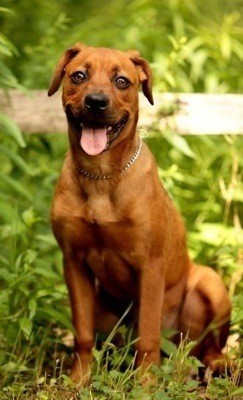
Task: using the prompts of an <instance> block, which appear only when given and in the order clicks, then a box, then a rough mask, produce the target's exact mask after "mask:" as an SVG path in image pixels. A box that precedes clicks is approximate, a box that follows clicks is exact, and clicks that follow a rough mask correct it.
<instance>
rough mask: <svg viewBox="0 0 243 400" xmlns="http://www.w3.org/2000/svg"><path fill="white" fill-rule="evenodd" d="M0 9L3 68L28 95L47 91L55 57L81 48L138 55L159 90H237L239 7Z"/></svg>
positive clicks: (26, 5) (144, 4)
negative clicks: (149, 68)
mask: <svg viewBox="0 0 243 400" xmlns="http://www.w3.org/2000/svg"><path fill="white" fill-rule="evenodd" d="M2 4H3V6H5V7H7V8H9V10H10V12H6V10H5V11H4V10H1V11H0V25H1V30H2V33H3V34H4V35H5V36H6V37H7V38H8V39H9V40H11V42H12V45H14V46H15V50H14V49H13V46H11V49H12V51H13V53H14V55H13V57H12V58H10V59H7V58H6V62H7V65H8V66H9V67H10V68H11V70H12V71H13V72H14V74H15V76H16V77H17V78H18V79H19V81H20V82H21V83H23V84H24V85H25V86H27V87H29V88H46V87H47V85H48V83H49V77H50V74H51V71H52V68H53V65H54V63H55V62H56V60H57V57H58V56H59V54H61V53H62V51H63V49H65V48H67V47H69V46H71V45H72V44H74V43H75V42H77V41H83V42H84V43H86V44H88V45H94V46H111V47H116V48H119V49H121V50H125V49H133V48H135V49H137V50H139V51H140V52H141V54H142V55H143V57H145V58H147V59H148V60H149V61H150V62H151V63H152V66H153V70H154V72H155V74H156V75H155V76H156V81H155V82H156V88H158V89H159V90H167V91H187V92H220V93H226V92H235V93H237V92H239V91H241V90H242V85H243V77H242V74H241V73H240V69H241V62H242V52H243V51H242V40H241V39H242V18H243V17H242V15H243V14H242V11H243V4H242V0H230V1H229V0H213V1H206V2H203V1H201V0H187V1H185V0H117V1H112V0H107V1H105V2H103V1H99V0H92V1H88V0H81V1H75V0H60V1H58V0H52V1H48V0H42V1H41V0H39V1H38V0H35V1H29V0H19V1H16V0H15V1H14V0H3V1H2ZM1 42H2V43H1V48H0V51H1V52H3V54H4V53H6V49H4V40H1ZM5 55H7V54H5Z"/></svg>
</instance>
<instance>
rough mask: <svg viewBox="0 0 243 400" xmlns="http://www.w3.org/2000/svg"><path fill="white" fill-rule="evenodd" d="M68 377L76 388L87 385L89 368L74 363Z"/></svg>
mask: <svg viewBox="0 0 243 400" xmlns="http://www.w3.org/2000/svg"><path fill="white" fill-rule="evenodd" d="M70 379H71V380H72V381H73V383H74V384H75V386H76V388H77V389H78V388H81V387H84V386H87V385H88V384H89V383H90V369H89V368H86V369H84V368H82V366H81V365H79V364H76V363H75V364H74V366H73V368H72V370H71V373H70Z"/></svg>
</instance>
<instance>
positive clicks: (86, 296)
mask: <svg viewBox="0 0 243 400" xmlns="http://www.w3.org/2000/svg"><path fill="white" fill-rule="evenodd" d="M64 274H65V279H66V283H67V286H68V290H69V296H70V301H71V308H72V320H73V325H74V329H75V360H74V364H73V367H72V371H71V379H72V380H73V381H74V382H75V383H77V384H78V385H85V384H87V383H88V381H89V377H90V363H91V360H92V348H93V346H94V303H95V288H94V278H93V276H92V274H91V272H90V271H89V269H88V267H87V265H86V264H85V263H81V264H80V260H78V259H75V257H70V256H69V257H64Z"/></svg>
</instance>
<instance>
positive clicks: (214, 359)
mask: <svg viewBox="0 0 243 400" xmlns="http://www.w3.org/2000/svg"><path fill="white" fill-rule="evenodd" d="M230 312H231V304H230V300H229V297H228V294H227V291H226V288H225V287H224V284H223V282H222V280H221V278H220V276H219V275H218V274H217V273H216V272H215V271H214V270H213V269H211V268H209V267H204V266H194V267H193V269H192V272H191V275H190V277H189V279H188V285H187V293H186V297H185V301H184V306H183V309H182V313H181V317H180V324H179V329H180V331H181V332H182V333H183V334H184V335H187V334H188V336H189V338H190V339H191V340H195V341H196V342H197V345H196V346H195V348H194V350H193V352H192V354H193V355H195V356H196V357H197V358H199V359H200V360H201V361H202V363H203V364H204V365H205V366H206V367H210V369H211V370H212V371H214V372H223V369H225V366H226V359H225V357H224V356H223V354H222V349H223V347H224V346H225V344H226V340H227V336H228V333H229V320H230Z"/></svg>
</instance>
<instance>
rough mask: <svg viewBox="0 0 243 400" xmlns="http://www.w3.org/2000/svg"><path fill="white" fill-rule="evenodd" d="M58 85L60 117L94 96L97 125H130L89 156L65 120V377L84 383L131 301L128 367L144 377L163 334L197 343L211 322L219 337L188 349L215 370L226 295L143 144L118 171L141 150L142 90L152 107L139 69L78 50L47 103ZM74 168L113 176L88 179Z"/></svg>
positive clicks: (137, 62) (60, 196)
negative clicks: (102, 100)
mask: <svg viewBox="0 0 243 400" xmlns="http://www.w3.org/2000/svg"><path fill="white" fill-rule="evenodd" d="M83 68H85V70H86V71H88V78H87V80H86V81H85V82H83V83H81V84H79V85H76V84H74V83H73V82H72V80H71V78H70V76H71V74H72V73H73V72H75V71H77V70H82V69H83ZM116 71H119V73H122V75H125V76H126V77H127V78H128V79H129V80H130V82H131V84H130V86H129V87H128V88H126V89H123V90H121V89H119V88H117V87H116V86H115V85H114V80H113V77H114V74H115V73H117V72H116ZM62 79H63V105H64V110H65V111H66V113H67V116H68V113H70V110H71V114H72V116H73V117H74V118H75V117H77V116H78V115H79V113H80V112H82V110H83V109H84V107H85V106H84V98H85V96H86V95H87V94H89V93H94V92H95V93H101V94H105V95H107V96H108V98H109V101H110V102H109V106H108V109H107V110H106V111H105V112H104V114H102V115H101V116H100V117H99V118H100V119H101V120H102V121H103V122H104V123H106V122H107V123H108V124H112V123H116V122H117V121H118V120H119V119H120V118H122V116H123V115H124V114H125V115H126V116H127V117H128V120H127V122H126V125H125V126H124V128H123V129H122V131H121V132H120V134H119V136H118V138H116V139H115V140H114V141H113V142H112V143H111V145H110V147H109V149H108V150H106V151H103V152H102V153H101V154H99V155H95V156H89V155H87V154H86V153H85V151H83V149H82V148H81V147H80V144H79V140H80V132H78V130H77V129H76V128H75V127H74V126H73V124H72V123H71V122H70V118H69V116H68V122H69V124H68V125H69V126H68V132H69V139H70V150H69V152H68V153H67V156H66V158H65V161H64V165H63V168H62V172H61V175H60V178H59V180H58V183H57V187H56V191H55V196H54V200H53V206H52V225H53V231H54V234H55V236H56V238H57V241H58V243H59V245H60V247H61V249H62V252H63V259H64V273H65V279H66V282H67V286H68V289H69V294H70V300H71V307H72V318H73V324H74V328H75V331H76V340H75V342H76V346H75V352H76V353H75V354H76V356H75V361H74V365H73V368H72V372H71V377H72V379H73V380H74V381H75V382H77V383H78V384H85V383H87V381H88V379H89V370H90V363H91V361H92V353H91V350H92V347H93V346H94V340H95V329H96V328H99V329H103V330H105V331H107V332H108V331H110V330H111V329H112V328H113V326H114V325H115V323H116V322H117V320H118V318H119V317H120V316H121V313H122V310H125V308H126V307H127V306H128V304H129V303H130V302H131V301H133V304H134V306H133V310H132V313H133V314H132V315H133V317H134V320H136V321H137V335H138V337H139V340H138V342H137V345H136V350H137V357H136V362H137V366H140V365H142V370H143V371H144V370H145V369H146V368H148V366H149V365H151V364H159V362H160V335H161V329H163V328H165V329H168V328H174V329H177V330H178V331H181V332H183V334H184V335H186V334H187V333H188V334H189V337H190V338H191V339H193V340H197V339H198V338H199V337H200V336H201V335H202V333H203V331H204V330H205V329H206V328H207V326H208V325H209V323H210V322H212V321H214V322H216V323H218V325H219V328H218V330H217V333H216V334H215V335H213V333H212V332H210V333H209V334H208V335H207V336H206V338H204V339H203V340H202V341H201V342H200V343H199V344H198V345H197V346H196V348H195V355H197V356H198V357H199V358H200V359H201V360H202V362H204V363H205V364H206V365H208V366H209V367H211V368H212V369H215V368H216V367H215V366H216V365H218V360H220V359H221V360H222V357H223V356H222V354H221V350H222V347H223V346H224V345H225V342H226V339H227V335H228V325H229V318H230V309H231V306H230V302H229V298H228V295H227V292H226V289H225V287H224V285H223V283H222V281H221V279H220V277H219V276H218V275H217V274H216V273H215V272H214V271H213V270H212V269H210V268H208V267H201V266H196V265H194V264H193V262H191V260H190V259H189V256H188V253H187V249H186V235H185V230H184V225H183V223H182V220H181V217H180V215H179V214H178V212H177V211H176V209H175V207H174V205H173V203H172V201H171V199H170V198H169V197H168V195H167V193H166V191H165V190H164V188H163V186H162V184H161V182H160V179H159V177H158V173H157V167H156V163H155V159H154V157H153V155H152V154H151V152H150V150H149V149H148V147H147V145H146V144H145V143H143V146H142V150H141V154H140V155H139V157H138V159H137V160H136V161H135V163H134V164H133V165H132V166H131V167H130V168H129V169H127V170H126V171H125V172H120V170H121V169H122V168H123V167H124V165H126V163H127V162H128V161H129V159H130V158H131V157H132V155H133V154H134V152H135V150H136V149H137V147H138V143H139V136H138V132H137V130H136V125H137V120H138V89H139V86H140V84H142V89H143V92H144V94H145V96H146V97H147V98H148V100H149V102H150V103H153V97H152V75H151V71H150V68H149V66H148V64H147V62H146V61H145V60H144V59H142V58H141V57H140V55H139V54H138V52H135V51H130V52H121V51H118V50H111V49H106V48H93V47H86V46H84V45H83V44H80V43H78V44H76V45H75V46H74V47H73V48H71V49H69V50H67V51H66V52H65V53H64V55H63V56H62V58H61V59H60V61H59V63H58V65H57V67H56V70H55V73H54V77H53V80H52V83H51V86H50V89H49V95H52V94H53V93H55V91H56V90H57V89H58V88H59V86H60V84H61V81H62ZM94 119H95V118H94ZM81 169H85V170H86V171H88V172H89V173H94V174H99V175H107V174H110V175H112V176H113V175H114V177H113V178H112V179H104V180H99V179H90V178H88V177H85V176H84V175H83V174H82V173H81V172H80V170H81ZM107 299H111V301H110V302H109V301H107ZM109 303H110V304H109ZM115 305H118V307H116V306H115ZM209 316H210V318H209ZM209 336H210V340H209Z"/></svg>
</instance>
